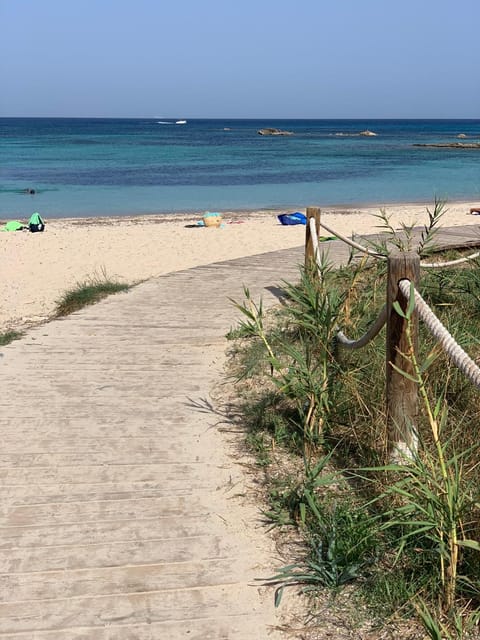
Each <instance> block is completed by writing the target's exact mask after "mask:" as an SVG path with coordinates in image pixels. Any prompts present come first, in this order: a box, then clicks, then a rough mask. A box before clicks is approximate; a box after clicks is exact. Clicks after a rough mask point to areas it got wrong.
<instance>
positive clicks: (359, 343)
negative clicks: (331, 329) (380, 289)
mask: <svg viewBox="0 0 480 640" xmlns="http://www.w3.org/2000/svg"><path fill="white" fill-rule="evenodd" d="M386 321H387V305H385V306H384V307H383V309H382V310H381V311H380V313H379V314H378V317H377V319H376V320H375V322H374V323H373V324H372V325H370V328H369V329H368V331H366V332H365V333H364V334H363V336H362V337H361V338H359V339H358V340H350V339H349V338H347V336H346V335H345V334H344V333H343V331H339V332H338V333H337V336H336V338H337V340H338V342H339V343H340V344H341V345H342V347H345V348H346V349H360V347H364V346H365V345H366V344H367V343H368V342H370V340H372V339H373V338H375V336H376V335H377V334H378V333H379V331H380V329H381V328H382V327H383V325H384V324H385V322H386Z"/></svg>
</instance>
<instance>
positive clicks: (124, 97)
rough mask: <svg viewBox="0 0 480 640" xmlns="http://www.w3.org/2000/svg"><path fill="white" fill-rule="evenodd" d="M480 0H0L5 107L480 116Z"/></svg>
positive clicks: (197, 114) (17, 111) (211, 114)
mask: <svg viewBox="0 0 480 640" xmlns="http://www.w3.org/2000/svg"><path fill="white" fill-rule="evenodd" d="M479 24H480V0H289V1H288V2H287V1H285V0H170V1H169V2H167V1H166V0H0V116H8V117H11V116H19V117H20V116H42V117H56V116H59V117H60V116H62V117H139V118H140V117H147V118H480V48H479V35H478V26H479Z"/></svg>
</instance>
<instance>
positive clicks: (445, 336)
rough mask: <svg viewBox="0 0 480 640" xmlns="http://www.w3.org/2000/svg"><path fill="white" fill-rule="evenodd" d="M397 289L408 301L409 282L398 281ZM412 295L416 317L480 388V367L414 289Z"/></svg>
mask: <svg viewBox="0 0 480 640" xmlns="http://www.w3.org/2000/svg"><path fill="white" fill-rule="evenodd" d="M398 288H399V289H400V291H401V292H402V293H403V295H404V296H405V297H406V298H407V300H408V299H409V298H410V280H400V282H399V283H398ZM414 295H415V308H416V310H417V311H418V315H419V316H420V318H421V319H422V320H423V321H424V323H425V325H426V326H427V329H428V330H429V331H430V333H431V334H432V335H433V337H434V338H435V339H436V340H437V341H438V342H439V343H440V345H441V347H442V348H443V350H444V351H445V353H446V354H447V356H448V357H449V358H450V359H451V360H452V362H453V363H454V364H455V365H456V366H457V367H458V368H459V369H460V371H461V372H462V373H463V374H464V375H466V376H467V378H468V379H469V380H470V381H471V382H472V383H473V384H474V385H475V386H476V387H478V388H480V367H478V366H477V364H476V363H475V362H474V361H473V360H472V359H471V358H470V356H469V355H468V354H467V353H466V352H465V351H464V350H463V349H462V347H461V346H460V345H459V344H458V343H457V342H456V340H455V338H453V336H452V335H451V334H450V333H449V332H448V330H447V329H446V328H445V327H444V326H443V324H442V323H441V322H440V320H439V319H438V318H437V316H436V315H435V314H434V313H433V311H432V310H431V309H430V307H429V306H428V305H427V303H426V302H425V300H424V299H423V298H422V296H421V295H420V294H419V293H418V291H417V290H416V289H414Z"/></svg>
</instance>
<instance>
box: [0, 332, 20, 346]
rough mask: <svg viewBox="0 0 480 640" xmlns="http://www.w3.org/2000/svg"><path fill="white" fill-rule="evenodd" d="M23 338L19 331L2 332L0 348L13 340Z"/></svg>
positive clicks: (0, 334)
mask: <svg viewBox="0 0 480 640" xmlns="http://www.w3.org/2000/svg"><path fill="white" fill-rule="evenodd" d="M22 336H23V333H22V332H21V331H4V332H3V333H0V347H4V346H5V345H7V344H10V342H13V341H14V340H19V339H20V338H21V337H22Z"/></svg>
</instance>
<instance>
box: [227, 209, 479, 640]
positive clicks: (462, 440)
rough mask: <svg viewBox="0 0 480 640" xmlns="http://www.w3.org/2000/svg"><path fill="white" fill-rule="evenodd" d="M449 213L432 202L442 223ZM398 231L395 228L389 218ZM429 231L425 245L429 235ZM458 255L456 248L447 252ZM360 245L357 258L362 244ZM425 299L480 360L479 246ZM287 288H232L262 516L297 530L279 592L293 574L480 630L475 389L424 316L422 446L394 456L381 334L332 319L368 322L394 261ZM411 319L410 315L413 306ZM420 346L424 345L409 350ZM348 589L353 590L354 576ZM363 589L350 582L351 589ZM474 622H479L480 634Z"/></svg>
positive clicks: (378, 619)
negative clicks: (298, 546)
mask: <svg viewBox="0 0 480 640" xmlns="http://www.w3.org/2000/svg"><path fill="white" fill-rule="evenodd" d="M440 213H441V207H440V206H437V204H436V206H435V209H434V211H433V212H432V223H433V224H431V225H430V227H431V228H432V229H433V228H434V227H435V226H436V223H437V221H438V216H439V214H440ZM392 231H393V230H392ZM430 233H431V231H429V232H428V233H426V234H425V237H424V243H425V248H426V247H427V246H428V245H429V235H430ZM460 255H462V254H461V253H459V252H452V251H448V252H446V254H445V255H444V256H442V259H444V260H449V259H454V258H457V257H459V256H460ZM355 258H356V257H355ZM419 288H420V291H421V294H422V296H423V297H424V299H426V300H427V302H428V303H429V305H430V306H431V307H432V308H433V309H434V311H435V313H436V315H437V316H438V317H439V318H440V319H441V320H442V322H443V323H444V324H445V325H446V326H447V327H448V328H449V330H450V332H451V333H452V334H453V335H454V336H455V337H456V339H457V340H458V341H459V343H460V344H461V345H462V347H463V348H464V349H465V350H466V351H467V352H468V353H469V355H470V356H471V357H472V358H473V359H477V360H478V359H479V358H480V341H479V339H478V311H479V305H480V261H479V260H473V261H469V262H468V263H466V264H465V265H464V266H462V267H461V268H458V267H457V268H454V269H452V268H441V269H436V270H429V271H425V272H424V273H423V272H422V282H421V283H420V285H419ZM284 289H285V292H286V303H285V304H284V305H282V307H281V308H280V309H279V310H278V309H277V310H276V311H275V313H273V314H270V313H266V312H265V311H264V309H263V307H262V304H261V302H255V301H253V300H252V298H251V296H250V293H249V292H248V290H245V292H244V293H245V300H244V302H242V303H238V302H236V303H235V304H236V306H237V309H239V310H240V311H241V314H242V319H241V321H240V325H239V329H238V330H237V331H235V332H232V339H233V340H234V348H232V351H231V364H230V373H231V376H232V377H233V379H234V380H235V384H236V388H237V391H238V400H237V404H238V407H239V409H240V411H241V412H242V415H243V418H244V423H245V425H246V428H247V431H248V438H247V440H248V443H249V445H250V446H251V448H252V451H253V453H254V454H255V455H256V456H258V464H259V467H260V468H261V469H262V471H263V477H264V479H265V499H266V501H267V502H266V504H267V506H266V507H265V509H264V517H265V518H266V519H267V521H268V522H269V523H270V525H271V526H272V527H275V528H276V529H282V530H283V529H285V528H289V529H292V528H293V529H294V530H295V531H296V532H297V533H298V534H299V535H301V538H302V540H303V553H302V555H301V557H300V558H299V559H298V561H296V562H294V563H293V564H292V563H291V562H290V563H288V564H287V565H286V566H285V567H282V568H279V570H278V571H277V572H276V573H275V574H274V575H272V576H270V577H268V578H266V579H265V580H264V581H265V582H266V583H267V584H271V585H274V586H275V599H276V603H277V604H279V603H280V601H281V598H282V595H283V593H284V591H285V589H286V588H287V587H291V586H294V585H296V586H297V587H299V588H301V589H302V590H304V591H305V592H307V593H308V594H309V595H310V596H311V597H312V600H311V603H312V616H313V619H314V616H315V606H316V604H315V603H316V602H317V600H318V595H319V594H322V595H325V593H327V592H329V593H332V594H335V596H336V597H337V596H338V594H339V593H341V592H342V591H343V590H344V589H347V588H348V589H349V592H348V593H349V598H354V599H355V600H356V601H357V599H358V601H359V602H361V603H362V604H361V607H360V608H362V607H366V610H367V612H368V613H367V617H368V618H369V624H370V625H377V626H384V627H385V626H387V627H388V626H389V625H393V626H395V625H398V624H402V625H404V624H408V625H411V626H410V627H409V628H411V635H410V636H409V635H408V632H405V631H402V635H403V636H404V637H405V638H408V637H411V638H414V637H418V635H415V634H418V633H419V629H418V627H417V625H419V627H420V628H421V629H422V632H423V633H426V634H427V637H429V638H432V639H437V640H441V639H444V640H450V639H452V640H453V639H457V640H458V639H460V638H470V637H472V638H473V637H477V636H478V629H479V627H478V625H479V622H480V465H479V464H478V456H479V446H480V441H479V430H478V421H479V416H480V396H479V394H478V390H477V389H476V388H475V387H474V386H473V385H472V384H471V383H470V382H469V381H468V380H467V379H466V378H465V377H464V376H463V374H462V373H461V372H459V371H458V369H456V367H454V366H453V365H452V364H451V363H450V362H449V360H448V359H447V357H446V356H445V355H444V354H443V352H442V351H441V350H440V348H439V346H438V344H437V343H436V341H435V340H434V338H432V337H431V335H430V334H429V333H428V332H427V331H426V329H424V327H423V326H422V325H420V349H419V354H418V357H417V356H414V355H412V356H410V357H411V358H412V359H413V361H412V365H413V368H412V370H413V374H409V375H411V376H412V377H413V378H414V380H415V382H416V383H417V386H418V389H419V398H420V411H419V417H418V425H416V429H417V432H418V439H419V443H420V446H419V452H418V454H417V455H415V456H413V457H412V458H408V459H405V460H400V461H396V462H395V463H393V462H391V461H390V460H389V459H388V456H387V455H386V451H387V446H388V445H387V429H386V419H385V418H386V416H385V396H384V393H385V391H384V384H385V366H386V365H385V344H384V342H385V341H384V340H382V337H381V335H380V336H377V338H376V339H375V340H374V341H372V342H370V343H369V344H368V345H367V346H365V347H364V348H362V349H359V350H354V351H350V350H348V351H347V350H343V349H342V348H341V347H340V346H339V345H337V344H336V341H335V335H336V331H337V327H339V326H341V327H342V329H343V330H344V331H345V332H346V333H348V334H350V333H351V334H354V335H361V334H362V333H363V332H364V331H365V330H366V329H367V328H368V327H369V326H370V324H371V323H372V321H373V320H374V319H375V318H376V316H377V315H378V312H379V310H380V308H381V307H382V306H383V304H384V301H385V291H386V269H385V265H384V263H380V262H372V261H366V260H365V259H363V258H360V259H358V260H357V259H353V257H352V260H351V261H350V263H349V264H348V265H347V266H346V267H342V268H340V269H338V270H334V269H332V268H331V267H330V266H329V265H328V264H327V263H324V264H323V266H322V268H321V278H320V279H317V278H316V277H314V276H313V274H312V273H310V272H308V271H305V270H302V272H301V275H300V278H299V282H298V283H297V284H294V285H293V284H287V283H285V286H284ZM405 313H406V316H405V320H406V322H407V325H408V326H409V322H410V315H409V314H410V313H411V310H407V311H406V312H405ZM412 353H413V350H412ZM352 589H353V591H352ZM352 594H353V595H352ZM476 634H477V635H476Z"/></svg>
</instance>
